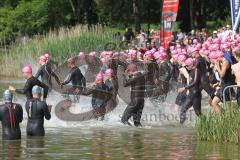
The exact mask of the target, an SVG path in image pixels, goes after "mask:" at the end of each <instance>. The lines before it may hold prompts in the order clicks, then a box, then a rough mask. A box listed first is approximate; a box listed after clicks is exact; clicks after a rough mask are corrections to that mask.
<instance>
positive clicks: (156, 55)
mask: <svg viewBox="0 0 240 160" xmlns="http://www.w3.org/2000/svg"><path fill="white" fill-rule="evenodd" d="M160 56H161V54H160V52H155V53H154V55H153V57H154V58H155V59H158V58H159V57H160Z"/></svg>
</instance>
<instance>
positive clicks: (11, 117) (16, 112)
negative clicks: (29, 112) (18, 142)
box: [0, 90, 23, 140]
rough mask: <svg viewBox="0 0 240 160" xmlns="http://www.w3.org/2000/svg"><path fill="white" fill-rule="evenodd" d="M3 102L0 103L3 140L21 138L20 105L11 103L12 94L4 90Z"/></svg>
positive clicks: (21, 114)
mask: <svg viewBox="0 0 240 160" xmlns="http://www.w3.org/2000/svg"><path fill="white" fill-rule="evenodd" d="M3 98H4V101H5V103H4V104H3V105H0V121H1V122H2V138H3V139H4V140H15V139H21V129H20V126H19V124H20V123H21V122H22V120H23V111H22V106H21V105H20V104H17V103H12V99H13V94H12V92H10V91H9V90H6V91H5V92H4V94H3Z"/></svg>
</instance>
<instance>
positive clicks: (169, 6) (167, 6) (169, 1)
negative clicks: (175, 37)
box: [160, 0, 179, 49]
mask: <svg viewBox="0 0 240 160" xmlns="http://www.w3.org/2000/svg"><path fill="white" fill-rule="evenodd" d="M178 5H179V0H164V1H163V7H162V19H161V29H160V41H161V45H162V46H163V47H164V48H165V49H167V48H168V45H169V43H170V41H171V38H172V29H173V24H174V22H175V21H176V18H177V12H178Z"/></svg>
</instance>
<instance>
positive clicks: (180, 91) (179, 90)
mask: <svg viewBox="0 0 240 160" xmlns="http://www.w3.org/2000/svg"><path fill="white" fill-rule="evenodd" d="M185 90H186V89H185V88H179V89H178V92H179V93H182V92H184V91H185Z"/></svg>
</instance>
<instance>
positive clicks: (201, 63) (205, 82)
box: [192, 49, 215, 99]
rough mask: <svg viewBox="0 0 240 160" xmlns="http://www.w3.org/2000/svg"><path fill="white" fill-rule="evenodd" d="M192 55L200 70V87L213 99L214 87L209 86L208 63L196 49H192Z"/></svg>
mask: <svg viewBox="0 0 240 160" xmlns="http://www.w3.org/2000/svg"><path fill="white" fill-rule="evenodd" d="M192 55H193V57H194V58H196V67H197V68H198V70H199V71H200V72H201V87H202V88H203V90H205V91H206V92H207V94H208V95H209V96H210V97H211V99H213V97H214V92H215V89H214V88H213V87H211V85H210V81H209V71H210V63H209V62H208V61H207V60H206V59H205V58H204V57H202V56H201V55H200V54H199V51H198V50H197V49H195V50H194V51H193V53H192Z"/></svg>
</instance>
